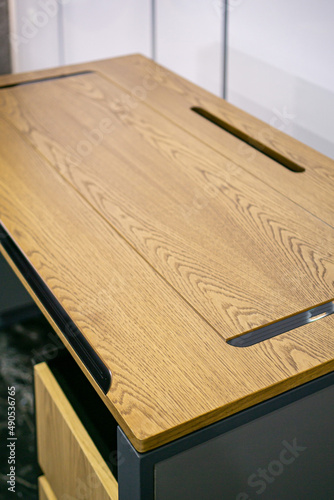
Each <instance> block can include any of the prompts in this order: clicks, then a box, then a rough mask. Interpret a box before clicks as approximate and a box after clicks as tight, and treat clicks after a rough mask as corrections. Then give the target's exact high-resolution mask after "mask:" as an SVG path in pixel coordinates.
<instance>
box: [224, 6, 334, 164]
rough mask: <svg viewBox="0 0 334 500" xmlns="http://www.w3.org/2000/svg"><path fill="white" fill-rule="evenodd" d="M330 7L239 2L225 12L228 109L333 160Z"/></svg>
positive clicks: (332, 16)
mask: <svg viewBox="0 0 334 500" xmlns="http://www.w3.org/2000/svg"><path fill="white" fill-rule="evenodd" d="M333 26H334V2H331V1H328V0H318V1H316V0H271V1H270V2H268V1H266V0H240V1H238V2H235V3H234V6H233V7H231V8H230V12H229V55H228V82H227V88H228V94H227V98H228V100H229V101H230V102H232V103H233V104H236V105H237V106H239V107H240V108H242V109H245V110H246V111H248V112H250V113H251V114H254V115H255V116H258V117H259V118H261V119H263V120H264V121H266V122H268V123H271V124H272V125H274V126H276V127H278V128H280V129H282V130H284V131H285V132H287V133H288V134H290V135H292V136H294V137H296V138H297V139H299V140H301V141H302V142H305V143H306V144H308V145H310V146H312V147H314V148H315V149H318V150H319V151H321V152H323V153H324V154H327V155H328V156H331V157H332V158H334V134H333V131H334V113H333V110H334V29H333Z"/></svg>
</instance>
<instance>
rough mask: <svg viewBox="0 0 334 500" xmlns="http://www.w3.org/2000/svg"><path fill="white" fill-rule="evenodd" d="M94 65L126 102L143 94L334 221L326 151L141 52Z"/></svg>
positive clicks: (333, 177) (332, 167)
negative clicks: (201, 112) (282, 160)
mask: <svg viewBox="0 0 334 500" xmlns="http://www.w3.org/2000/svg"><path fill="white" fill-rule="evenodd" d="M96 68H97V69H98V70H99V71H100V72H103V73H104V74H105V75H109V77H110V79H111V80H112V81H113V82H115V83H118V84H119V85H121V86H122V87H123V88H124V89H127V90H128V91H129V92H130V93H131V94H132V102H138V101H139V102H141V100H145V102H146V103H147V104H148V105H150V106H152V107H153V108H154V109H155V110H156V111H158V112H160V113H162V114H163V115H164V116H166V117H168V118H169V119H171V120H173V121H174V122H175V123H177V124H178V125H179V126H181V127H183V128H184V129H185V130H187V131H188V132H189V133H191V134H193V135H194V136H195V137H197V138H198V139H199V140H201V141H203V142H205V143H206V144H208V145H209V146H211V147H212V148H213V149H215V150H216V151H218V152H219V153H221V154H223V155H224V156H226V157H227V158H229V159H230V160H232V161H233V162H235V163H237V165H240V166H241V167H243V168H245V169H247V170H248V171H249V172H251V173H252V174H254V175H256V176H257V178H258V179H260V180H261V181H263V182H265V183H266V184H267V185H268V186H270V187H272V188H273V189H275V190H277V191H279V192H280V193H282V194H284V195H285V196H287V197H288V198H289V199H291V200H293V201H294V202H295V203H297V204H299V205H300V206H302V207H303V208H305V209H306V210H307V211H309V212H310V213H312V214H315V215H316V216H317V217H319V218H320V219H321V220H324V221H326V222H327V224H329V225H331V226H332V227H333V226H334V215H333V214H334V196H333V191H334V161H333V160H331V159H330V158H328V157H327V156H325V155H322V154H321V153H319V152H317V151H315V150H314V149H312V148H311V147H309V146H307V145H306V144H302V143H301V142H299V141H297V140H296V139H294V138H292V137H290V136H288V135H286V134H285V133H284V132H281V131H280V130H278V129H275V128H273V127H271V126H270V125H267V124H266V123H264V122H262V121H261V120H259V119H257V118H255V117H253V116H251V115H249V114H248V113H246V112H244V111H242V110H241V109H238V108H237V107H235V106H233V105H232V104H230V103H228V102H227V101H224V100H223V99H220V98H218V97H216V96H214V95H212V94H210V93H209V92H207V91H205V90H204V89H202V88H200V87H198V86H196V85H194V84H192V83H190V82H188V81H187V80H185V79H183V78H181V77H180V76H178V75H176V74H175V73H172V72H171V71H169V70H167V69H165V68H162V67H160V66H158V65H156V64H155V63H153V62H152V61H150V60H149V59H147V58H145V57H144V56H140V55H134V56H128V57H124V58H118V59H113V60H110V61H100V63H99V65H98V66H97V67H96ZM145 82H148V83H147V84H145ZM138 87H141V88H144V90H146V89H147V90H146V93H145V98H144V99H143V96H142V95H140V94H138V95H139V98H137V97H136V89H137V88H138ZM193 106H198V107H201V108H204V109H206V110H207V111H208V112H210V113H212V114H213V115H215V116H217V117H218V118H220V119H222V120H223V121H225V122H226V123H228V124H229V125H230V127H231V128H233V129H238V130H240V131H242V133H243V134H244V135H245V136H248V137H249V140H250V142H251V143H252V141H256V142H260V143H263V145H264V146H265V147H267V148H269V149H272V150H274V151H276V152H277V154H278V155H281V156H284V157H286V158H288V159H290V161H291V162H293V163H296V164H298V165H299V166H300V167H303V168H305V172H303V173H295V172H291V171H290V170H287V169H286V168H284V167H283V166H281V165H280V164H278V163H277V162H275V161H274V160H270V159H269V158H268V157H266V156H264V155H263V154H261V153H260V152H258V151H256V150H255V149H254V148H252V147H251V146H248V145H247V144H245V143H244V142H241V141H240V140H239V139H237V138H236V137H234V136H233V135H231V134H230V133H228V132H226V131H224V130H222V129H220V128H219V127H217V126H216V125H214V124H212V123H209V122H208V121H207V120H205V118H203V117H201V116H198V115H197V114H196V113H194V112H193V111H191V108H192V107H193ZM205 122H206V123H205Z"/></svg>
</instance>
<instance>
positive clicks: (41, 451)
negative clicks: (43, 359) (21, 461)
mask: <svg viewBox="0 0 334 500" xmlns="http://www.w3.org/2000/svg"><path fill="white" fill-rule="evenodd" d="M34 372H35V394H36V427H37V450H38V461H39V464H40V466H41V468H42V469H43V471H44V473H45V476H46V478H47V481H48V483H49V485H50V487H51V488H52V490H53V492H54V494H55V496H56V497H57V498H59V499H60V498H61V499H62V500H66V499H70V498H80V499H83V500H84V499H87V500H88V499H89V500H90V499H93V498H98V499H99V500H107V499H108V500H110V499H111V500H116V499H117V498H118V484H117V481H116V479H115V478H114V476H113V475H112V473H111V471H110V470H109V468H108V467H107V465H106V463H105V462H104V460H103V458H102V456H101V454H100V453H99V451H98V450H97V448H96V446H95V445H94V443H93V441H92V439H91V438H90V436H89V434H88V433H87V431H86V429H85V427H84V426H83V425H82V422H81V420H80V419H79V418H78V416H77V414H76V413H75V411H74V409H73V408H72V406H71V404H70V402H69V400H68V399H67V398H66V396H65V394H64V392H63V391H62V389H61V387H60V386H59V384H58V382H57V380H56V379H55V377H54V375H53V373H52V372H51V370H50V368H49V367H48V365H47V364H46V363H40V364H38V365H36V366H35V370H34Z"/></svg>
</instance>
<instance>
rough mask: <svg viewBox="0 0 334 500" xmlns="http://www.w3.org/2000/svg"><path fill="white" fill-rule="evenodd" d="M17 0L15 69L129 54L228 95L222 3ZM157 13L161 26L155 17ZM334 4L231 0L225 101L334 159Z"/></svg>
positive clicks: (325, 0) (14, 6)
mask: <svg viewBox="0 0 334 500" xmlns="http://www.w3.org/2000/svg"><path fill="white" fill-rule="evenodd" d="M154 5H155V15H154V16H153V15H152V1H151V0H98V1H97V0H95V1H94V0H10V13H11V40H12V54H13V69H14V71H27V70H34V69H39V68H45V67H52V66H57V65H61V64H70V63H76V62H82V61H88V60H93V59H99V58H104V57H112V56H118V55H123V54H127V53H134V52H140V53H142V54H145V55H146V56H148V57H152V56H153V51H152V49H153V46H152V38H153V33H155V40H154V46H155V53H156V60H157V61H158V62H160V63H161V64H163V65H165V66H167V67H168V68H170V69H172V70H173V71H175V72H176V73H179V74H181V75H182V76H184V77H185V78H187V79H189V80H191V81H193V82H194V83H197V84H198V85H200V86H202V87H204V88H206V89H207V90H210V91H211V92H213V93H215V94H217V95H221V94H222V65H223V64H222V63H223V47H222V44H223V22H222V10H223V9H222V6H223V0H155V2H154ZM153 19H154V24H153ZM333 26H334V1H330V0H270V1H268V0H229V29H228V35H229V36H228V40H229V50H228V79H227V98H228V100H229V101H231V102H232V103H234V104H236V105H237V106H239V107H241V108H243V109H245V110H246V111H249V112H250V113H252V114H254V115H255V116H258V117H259V118H261V119H263V120H265V121H266V122H268V123H271V124H272V125H274V126H276V127H278V128H280V129H282V130H284V131H285V132H287V133H288V134H291V135H293V136H294V137H296V138H298V139H300V140H301V141H303V142H305V143H307V144H309V145H310V146H313V147H314V148H315V149H318V150H319V151H321V152H323V153H325V154H327V155H329V156H331V157H333V158H334V139H333V135H334V134H333V133H332V131H333V130H334V113H333V109H334V29H333Z"/></svg>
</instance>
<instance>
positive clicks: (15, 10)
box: [9, 0, 61, 72]
mask: <svg viewBox="0 0 334 500" xmlns="http://www.w3.org/2000/svg"><path fill="white" fill-rule="evenodd" d="M9 9H10V10H9V12H10V42H11V56H12V68H13V72H21V71H31V70H35V69H41V68H48V67H53V66H58V65H59V64H61V61H60V54H59V44H58V42H59V40H58V28H59V25H58V22H59V10H60V7H59V3H58V2H57V1H56V0H10V2H9Z"/></svg>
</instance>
